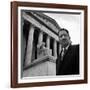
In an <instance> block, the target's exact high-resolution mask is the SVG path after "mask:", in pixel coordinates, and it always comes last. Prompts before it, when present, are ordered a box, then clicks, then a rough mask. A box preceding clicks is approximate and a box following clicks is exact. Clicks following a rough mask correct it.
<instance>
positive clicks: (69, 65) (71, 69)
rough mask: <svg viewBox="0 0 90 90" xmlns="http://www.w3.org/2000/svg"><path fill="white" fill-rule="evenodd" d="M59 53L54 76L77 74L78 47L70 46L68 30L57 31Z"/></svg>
mask: <svg viewBox="0 0 90 90" xmlns="http://www.w3.org/2000/svg"><path fill="white" fill-rule="evenodd" d="M59 43H60V44H61V48H62V49H61V52H60V54H59V56H58V58H57V60H56V75H76V74H79V45H71V40H70V36H69V32H68V30H66V29H64V28H62V29H61V30H60V31H59Z"/></svg>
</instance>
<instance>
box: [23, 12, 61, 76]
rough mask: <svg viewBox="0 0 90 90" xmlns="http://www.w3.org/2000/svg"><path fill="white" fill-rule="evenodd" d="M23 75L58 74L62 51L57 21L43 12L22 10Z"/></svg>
mask: <svg viewBox="0 0 90 90" xmlns="http://www.w3.org/2000/svg"><path fill="white" fill-rule="evenodd" d="M22 18H23V25H22V27H23V40H24V42H25V45H24V46H26V47H24V51H23V52H24V58H23V61H22V62H23V77H31V76H48V75H56V58H57V55H58V53H59V52H60V45H59V42H58V41H59V38H58V31H59V30H60V27H59V26H58V24H57V23H56V21H55V20H54V19H52V18H50V17H48V16H46V15H45V14H43V13H41V12H37V13H36V12H24V11H23V12H22Z"/></svg>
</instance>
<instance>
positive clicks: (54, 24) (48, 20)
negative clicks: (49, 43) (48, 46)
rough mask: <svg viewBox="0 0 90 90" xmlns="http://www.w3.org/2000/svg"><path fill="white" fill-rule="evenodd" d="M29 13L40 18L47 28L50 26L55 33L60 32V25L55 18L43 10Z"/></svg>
mask: <svg viewBox="0 0 90 90" xmlns="http://www.w3.org/2000/svg"><path fill="white" fill-rule="evenodd" d="M28 14H31V15H33V16H34V18H36V19H38V20H39V21H40V22H41V23H42V24H44V25H45V26H46V27H47V28H49V29H50V30H51V31H53V32H54V33H56V34H58V31H59V30H60V26H59V25H58V24H57V22H56V21H55V20H54V19H52V18H51V17H49V16H47V15H45V14H43V13H42V12H28Z"/></svg>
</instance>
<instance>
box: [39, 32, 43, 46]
mask: <svg viewBox="0 0 90 90" xmlns="http://www.w3.org/2000/svg"><path fill="white" fill-rule="evenodd" d="M42 41H43V32H42V31H40V33H39V37H38V44H39V43H41V42H42Z"/></svg>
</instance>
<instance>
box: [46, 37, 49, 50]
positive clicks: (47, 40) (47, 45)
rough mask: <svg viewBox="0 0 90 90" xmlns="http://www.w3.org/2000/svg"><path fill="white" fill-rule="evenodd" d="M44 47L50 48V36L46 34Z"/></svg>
mask: <svg viewBox="0 0 90 90" xmlns="http://www.w3.org/2000/svg"><path fill="white" fill-rule="evenodd" d="M46 47H47V48H48V49H50V36H47V39H46Z"/></svg>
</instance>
